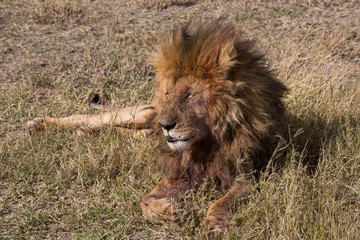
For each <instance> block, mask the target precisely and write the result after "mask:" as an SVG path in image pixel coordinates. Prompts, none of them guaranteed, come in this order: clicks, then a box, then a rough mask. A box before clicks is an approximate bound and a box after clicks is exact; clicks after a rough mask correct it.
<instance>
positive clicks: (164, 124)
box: [159, 121, 176, 131]
mask: <svg viewBox="0 0 360 240" xmlns="http://www.w3.org/2000/svg"><path fill="white" fill-rule="evenodd" d="M159 125H160V126H161V127H162V128H164V129H165V130H168V131H170V130H171V129H173V128H174V127H175V125H176V122H161V121H159Z"/></svg>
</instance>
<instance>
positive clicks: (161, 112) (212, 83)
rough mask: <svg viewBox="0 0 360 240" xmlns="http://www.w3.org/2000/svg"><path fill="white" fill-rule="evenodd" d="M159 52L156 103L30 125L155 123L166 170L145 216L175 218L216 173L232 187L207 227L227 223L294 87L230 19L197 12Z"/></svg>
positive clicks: (265, 158) (262, 162) (145, 203)
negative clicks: (202, 16) (186, 196)
mask: <svg viewBox="0 0 360 240" xmlns="http://www.w3.org/2000/svg"><path fill="white" fill-rule="evenodd" d="M152 56H153V57H152V63H153V66H154V67H155V70H156V77H155V82H156V89H157V91H156V94H155V96H154V99H153V101H152V103H151V104H149V105H140V106H133V107H128V108H123V109H115V110H113V109H108V110H110V111H105V112H103V113H100V114H99V115H72V116H70V117H65V118H50V117H44V118H36V119H34V120H32V121H30V122H28V128H29V130H30V131H39V130H42V129H43V128H44V127H45V125H46V124H55V125H58V126H59V127H64V128H66V127H70V126H80V128H79V130H78V131H77V134H78V135H79V136H86V135H87V134H89V133H90V132H91V131H93V130H95V129H98V128H99V127H101V126H103V125H118V126H122V127H131V128H136V129H149V130H151V134H152V135H153V136H154V137H155V138H156V139H157V140H158V147H159V152H160V161H161V162H162V163H164V164H165V166H166V169H167V171H166V173H165V176H164V177H163V178H162V180H161V181H160V182H159V183H158V184H157V185H156V186H155V188H154V189H153V190H152V191H151V192H150V193H149V194H147V195H146V196H144V197H143V198H142V200H141V202H140V206H141V208H142V212H143V215H144V217H145V218H146V219H148V220H150V221H151V222H154V223H159V222H162V221H163V220H170V221H175V220H176V219H177V218H178V214H179V211H180V210H181V209H180V208H179V207H178V204H177V203H179V202H181V199H182V196H183V194H184V193H185V192H186V191H188V190H189V189H191V188H192V187H194V185H195V184H199V183H201V182H203V181H204V179H213V180H215V181H216V182H218V183H219V187H220V188H221V189H223V190H225V191H226V193H225V195H224V196H223V197H221V198H220V199H218V200H217V201H215V202H214V203H212V204H211V206H210V208H209V209H208V211H207V214H206V217H205V219H204V220H203V221H202V224H201V226H204V227H206V228H209V229H214V230H216V229H224V228H226V227H227V217H228V215H229V213H230V211H231V209H232V208H233V207H234V206H236V204H237V203H240V202H243V201H246V200H247V199H248V197H249V193H250V192H249V191H250V187H251V185H252V184H254V182H255V181H256V177H255V175H256V173H257V172H259V170H261V169H262V168H263V167H264V166H266V165H267V164H268V162H269V159H270V158H271V156H272V154H273V152H274V149H275V148H276V146H277V144H278V142H279V138H278V137H277V135H278V134H279V133H281V130H282V129H284V124H285V121H284V113H285V106H284V103H283V98H284V97H285V95H286V93H287V91H288V89H287V87H286V86H285V85H284V84H283V83H282V82H281V81H280V80H279V79H277V77H276V76H275V74H274V72H273V71H272V70H271V69H270V68H269V66H268V65H267V64H266V62H265V60H264V57H263V55H262V54H260V53H258V52H257V51H256V50H255V49H254V41H252V40H249V39H247V38H246V37H245V36H244V33H243V32H242V31H241V30H239V29H237V28H236V27H235V26H234V25H233V24H231V23H229V22H228V21H227V20H225V19H223V18H219V19H214V20H209V21H204V20H201V19H199V18H193V19H190V20H189V21H188V22H187V23H186V24H183V25H181V26H177V27H176V26H175V27H174V29H173V31H172V32H170V33H169V34H167V35H166V36H165V37H163V38H162V39H161V40H160V42H159V44H158V47H157V50H156V52H155V53H154V54H153V55H152ZM93 105H95V107H100V105H97V104H96V103H94V102H93ZM100 108H101V107H100Z"/></svg>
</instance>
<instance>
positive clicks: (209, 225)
mask: <svg viewBox="0 0 360 240" xmlns="http://www.w3.org/2000/svg"><path fill="white" fill-rule="evenodd" d="M226 222H227V218H226V215H224V214H208V215H207V216H206V218H205V219H204V220H203V221H202V222H201V225H200V228H201V229H203V230H211V231H226V230H227V229H228V225H227V224H226Z"/></svg>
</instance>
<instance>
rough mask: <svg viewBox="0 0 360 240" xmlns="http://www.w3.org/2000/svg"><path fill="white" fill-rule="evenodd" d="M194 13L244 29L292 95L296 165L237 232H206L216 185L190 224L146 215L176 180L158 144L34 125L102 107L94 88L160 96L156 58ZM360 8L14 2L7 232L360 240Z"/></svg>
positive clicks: (0, 175)
mask: <svg viewBox="0 0 360 240" xmlns="http://www.w3.org/2000/svg"><path fill="white" fill-rule="evenodd" d="M193 15H202V16H205V17H210V16H215V17H217V16H226V17H227V18H228V19H229V21H231V22H233V23H236V24H238V25H239V26H241V27H243V28H244V29H245V31H246V33H247V35H248V36H249V38H251V39H257V45H258V47H259V48H260V49H262V51H263V52H264V53H265V54H266V55H267V59H268V61H269V64H270V65H271V66H273V67H274V69H275V70H276V71H277V73H278V77H279V78H280V79H281V80H282V81H284V82H285V83H286V85H287V86H288V87H289V88H290V89H291V92H290V94H289V95H288V96H287V98H286V104H287V106H288V119H289V123H290V125H289V129H288V132H289V135H290V137H289V139H288V140H287V143H286V145H285V146H281V147H280V148H285V149H286V151H284V154H282V155H280V156H278V155H276V156H278V157H277V159H281V160H283V161H284V160H285V165H284V166H283V168H282V169H281V170H280V171H277V172H272V173H271V174H270V173H267V172H265V173H264V174H263V176H262V178H261V179H260V182H259V183H260V191H257V190H256V189H253V190H252V192H251V197H250V200H249V203H248V204H246V205H241V206H239V207H238V209H237V210H236V212H234V214H233V215H231V216H229V224H230V228H229V231H228V232H225V233H217V234H214V233H213V234H209V235H206V234H204V235H201V233H199V232H198V230H197V226H198V224H199V222H200V221H201V219H203V218H204V216H205V214H206V210H207V208H208V207H209V205H210V203H211V202H212V201H213V200H214V199H216V198H217V197H219V196H220V195H221V193H220V192H219V191H218V190H216V187H215V185H214V184H213V183H211V182H207V183H205V184H203V185H202V186H200V188H199V190H198V191H194V192H189V193H188V194H187V195H186V196H185V212H184V214H183V217H181V221H180V223H178V224H172V223H165V224H163V225H154V224H151V223H149V222H147V221H145V220H144V219H143V217H142V214H141V209H140V207H139V202H140V199H141V197H142V196H144V195H145V194H146V193H147V192H149V191H150V190H151V189H152V188H153V187H154V185H155V184H156V182H158V181H159V179H160V178H161V176H162V175H161V171H159V169H158V168H157V166H156V159H157V151H156V148H155V147H154V146H153V144H152V142H150V141H148V140H146V139H143V138H133V137H132V134H131V131H130V133H129V132H125V131H121V130H119V129H112V128H109V127H108V128H104V129H103V130H102V131H101V132H100V133H97V134H95V135H92V136H91V137H90V138H87V139H78V138H77V137H76V135H75V134H74V129H73V130H70V131H59V130H57V129H56V128H54V127H48V128H47V129H46V131H45V132H43V133H39V134H35V135H31V136H30V135H29V134H28V132H27V130H26V127H25V126H26V122H27V121H28V120H30V119H32V118H34V117H37V116H43V115H51V116H56V117H60V116H66V115H69V114H72V113H91V112H96V111H94V110H90V109H89V108H88V106H87V98H88V96H89V95H90V93H92V92H98V93H100V94H101V95H102V96H104V98H105V101H106V103H107V104H110V105H117V106H127V105H134V104H140V103H149V102H150V99H151V97H152V95H153V94H154V86H153V82H152V80H153V78H154V74H153V69H152V67H150V66H149V64H148V63H147V57H148V56H149V54H150V53H151V51H152V50H153V49H154V43H156V40H157V39H158V37H159V36H161V35H163V34H164V33H166V32H168V31H169V30H170V29H171V28H172V26H173V25H174V24H177V23H182V22H185V21H186V19H187V18H188V17H189V16H193ZM359 16H360V3H359V1H356V0H355V1H312V0H309V1H271V2H270V1H269V2H266V1H260V0H256V1H183V0H178V1H175V0H159V1H156V0H147V1H141V0H129V1H123V0H120V1H116V0H79V1H72V0H29V1H20V0H0V51H1V58H0V102H1V105H0V113H1V114H0V169H1V170H0V238H1V239H123V238H125V239H186V238H190V239H192V238H198V239H201V238H205V239H206V238H209V239H212V238H214V237H218V238H225V239H358V237H359V236H360V196H359V195H360V177H359V174H360V19H359ZM279 150H280V151H282V150H281V149H279ZM277 159H274V160H277Z"/></svg>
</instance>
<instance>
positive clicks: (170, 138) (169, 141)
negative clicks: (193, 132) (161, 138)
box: [167, 137, 190, 143]
mask: <svg viewBox="0 0 360 240" xmlns="http://www.w3.org/2000/svg"><path fill="white" fill-rule="evenodd" d="M189 140H190V138H187V139H178V138H174V137H168V138H167V142H168V143H176V142H188V141H189Z"/></svg>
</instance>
